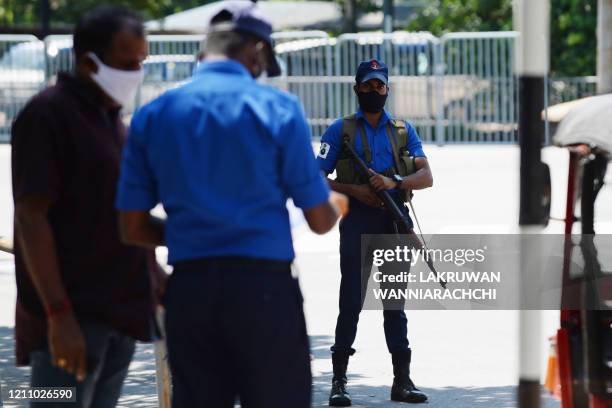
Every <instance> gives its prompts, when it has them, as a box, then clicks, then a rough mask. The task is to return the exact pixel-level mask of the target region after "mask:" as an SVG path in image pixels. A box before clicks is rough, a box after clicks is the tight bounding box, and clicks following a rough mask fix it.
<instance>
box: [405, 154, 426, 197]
mask: <svg viewBox="0 0 612 408" xmlns="http://www.w3.org/2000/svg"><path fill="white" fill-rule="evenodd" d="M415 164H416V168H417V171H416V172H414V174H411V175H409V176H407V177H404V181H402V183H401V184H400V186H399V187H400V188H401V189H402V190H423V189H425V188H429V187H432V186H433V175H432V174H431V169H430V167H429V162H428V161H427V158H426V157H417V158H415Z"/></svg>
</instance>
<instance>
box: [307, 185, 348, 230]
mask: <svg viewBox="0 0 612 408" xmlns="http://www.w3.org/2000/svg"><path fill="white" fill-rule="evenodd" d="M348 207H349V205H348V199H347V198H346V196H345V195H342V194H339V193H336V192H334V191H332V193H331V194H330V196H329V201H328V202H326V203H322V204H319V205H317V206H315V207H313V208H309V209H306V210H304V218H306V222H307V223H308V227H309V228H310V229H311V230H312V232H314V233H316V234H325V233H327V232H329V231H330V230H331V229H332V228H333V227H334V225H335V224H336V221H337V220H338V218H339V217H340V216H345V215H346V214H347V213H348Z"/></svg>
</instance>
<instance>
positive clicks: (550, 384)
mask: <svg viewBox="0 0 612 408" xmlns="http://www.w3.org/2000/svg"><path fill="white" fill-rule="evenodd" d="M548 341H550V351H549V353H548V366H547V368H546V381H545V382H544V388H546V390H548V392H550V393H551V394H552V395H553V396H554V397H555V398H557V399H559V400H560V399H561V380H560V378H559V364H558V360H557V338H556V337H555V336H552V337H550V338H549V339H548Z"/></svg>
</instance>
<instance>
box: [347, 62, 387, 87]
mask: <svg viewBox="0 0 612 408" xmlns="http://www.w3.org/2000/svg"><path fill="white" fill-rule="evenodd" d="M370 79H379V80H381V81H382V82H384V83H385V85H386V84H388V83H389V68H387V66H386V65H385V63H384V62H380V61H378V60H375V59H373V60H370V61H363V62H362V63H360V64H359V68H357V74H355V81H356V82H357V83H358V84H360V83H362V82H366V81H369V80H370Z"/></svg>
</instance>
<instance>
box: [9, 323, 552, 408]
mask: <svg viewBox="0 0 612 408" xmlns="http://www.w3.org/2000/svg"><path fill="white" fill-rule="evenodd" d="M332 343H333V337H331V336H311V338H310V346H311V352H312V356H313V358H314V360H328V361H326V362H325V365H327V366H328V367H329V368H330V369H329V371H324V372H322V373H320V374H319V375H317V376H315V377H314V378H313V407H326V406H327V398H328V393H329V385H330V383H331V378H332V371H331V356H330V354H329V347H330V346H331V344H332ZM29 371H30V370H29V368H28V367H20V368H18V367H15V356H14V339H13V329H12V328H9V327H0V385H1V386H2V388H6V387H20V386H21V387H22V386H27V385H28V381H29ZM364 378H365V377H364V376H362V375H359V374H351V375H350V381H351V382H352V384H350V388H349V390H350V392H351V396H352V398H353V407H355V408H386V407H406V406H408V405H406V404H401V403H395V402H391V401H389V393H390V387H389V386H383V387H381V386H368V385H365V384H363V380H364ZM155 384H156V382H155V356H154V350H153V346H152V345H150V344H139V345H138V347H137V348H136V354H135V356H134V360H133V361H132V364H131V365H130V372H129V375H128V378H127V379H126V382H125V385H124V388H123V396H122V397H121V400H120V401H119V405H118V406H119V407H122V408H128V407H129V408H132V407H134V408H145V407H146V408H152V407H157V391H156V386H155ZM423 391H424V392H425V393H427V394H428V395H429V399H430V401H429V403H428V404H427V405H426V406H427V407H428V408H437V407H440V408H442V407H444V408H446V407H453V408H462V407H465V408H493V407H494V408H505V407H508V408H511V407H516V406H517V404H516V398H515V394H516V387H513V386H505V387H481V388H458V387H445V388H435V389H433V388H423ZM5 404H6V402H5ZM0 405H1V404H0ZM6 406H11V405H8V404H7V405H6ZM12 406H15V405H12ZM557 407H559V403H558V402H557V401H554V400H553V399H551V398H550V397H548V396H547V395H546V396H544V398H543V403H542V408H557ZM288 408H289V407H288Z"/></svg>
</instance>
